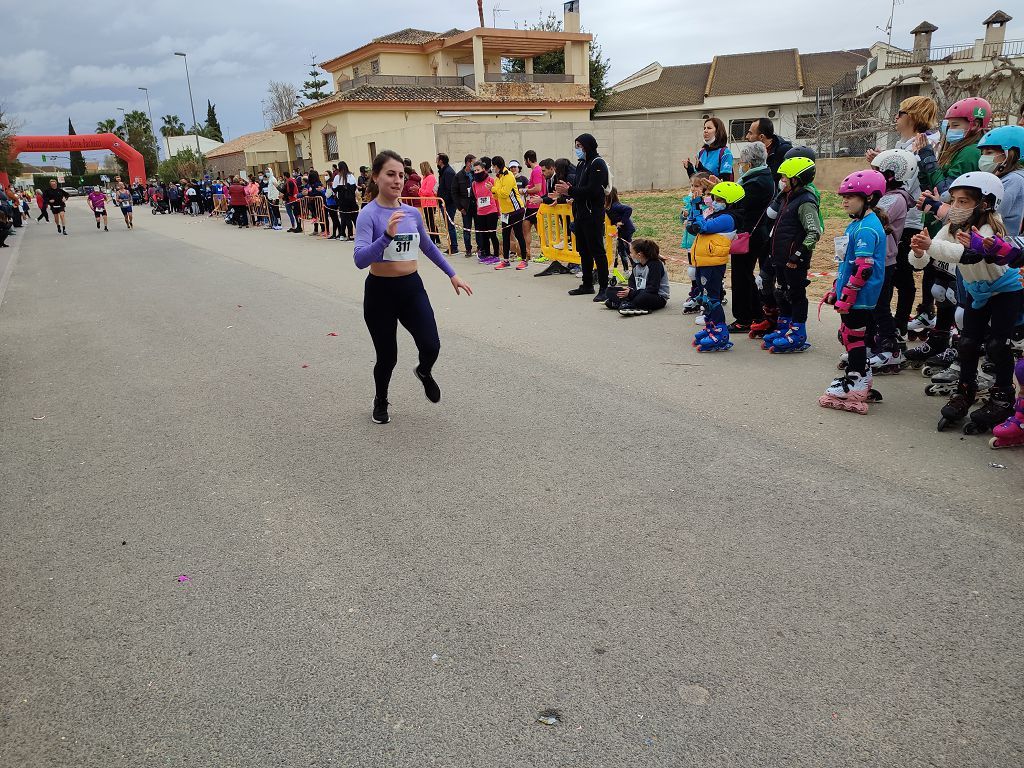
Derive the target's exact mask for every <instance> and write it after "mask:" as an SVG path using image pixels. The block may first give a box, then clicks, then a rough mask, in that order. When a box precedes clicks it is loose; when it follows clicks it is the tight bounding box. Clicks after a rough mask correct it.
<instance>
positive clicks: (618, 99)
mask: <svg viewBox="0 0 1024 768" xmlns="http://www.w3.org/2000/svg"><path fill="white" fill-rule="evenodd" d="M710 69H711V65H710V64H683V65H682V66H677V67H664V68H663V69H662V70H661V76H660V77H659V78H658V79H657V80H653V81H651V82H649V83H644V84H643V85H638V86H636V87H635V88H629V89H627V90H624V91H616V92H614V93H611V94H609V96H608V99H607V100H606V101H605V104H604V107H603V109H602V110H601V111H602V112H624V111H627V110H631V109H659V108H664V107H685V106H694V105H697V106H699V105H700V104H703V103H704V85H705V84H706V83H707V81H708V71H709V70H710Z"/></svg>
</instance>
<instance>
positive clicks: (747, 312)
mask: <svg viewBox="0 0 1024 768" xmlns="http://www.w3.org/2000/svg"><path fill="white" fill-rule="evenodd" d="M756 265H757V253H755V252H754V251H750V252H749V253H734V254H733V255H732V314H733V316H734V317H735V318H736V322H738V323H742V324H744V325H750V324H751V323H753V322H756V321H758V320H763V319H764V312H763V311H762V310H761V300H760V298H758V295H757V283H755V282H754V267H755V266H756Z"/></svg>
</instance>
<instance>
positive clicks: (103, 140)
mask: <svg viewBox="0 0 1024 768" xmlns="http://www.w3.org/2000/svg"><path fill="white" fill-rule="evenodd" d="M95 149H108V150H110V151H111V152H113V153H114V154H115V155H117V156H118V157H120V158H121V159H122V160H124V161H125V162H126V163H128V178H129V179H130V181H129V183H130V184H134V183H135V182H136V181H139V182H142V183H143V184H144V183H145V182H146V164H145V162H144V161H143V159H142V155H141V154H140V153H139V151H138V150H137V149H135V148H134V147H132V146H131V145H130V144H128V142H126V141H124V139H121V138H119V137H117V136H115V135H114V134H112V133H80V134H78V135H77V136H12V137H11V159H14V158H15V157H17V156H18V155H20V154H21V153H22V152H53V151H55V150H64V151H65V152H88V151H90V150H95ZM9 183H10V182H9V180H8V179H7V174H5V173H2V172H0V184H3V186H5V187H6V186H7V185H8V184H9Z"/></svg>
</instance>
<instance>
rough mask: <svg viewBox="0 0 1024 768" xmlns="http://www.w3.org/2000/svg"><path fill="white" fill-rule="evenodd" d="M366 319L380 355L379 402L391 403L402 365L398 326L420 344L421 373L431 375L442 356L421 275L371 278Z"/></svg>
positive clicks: (376, 372) (365, 297)
mask: <svg viewBox="0 0 1024 768" xmlns="http://www.w3.org/2000/svg"><path fill="white" fill-rule="evenodd" d="M363 319H364V320H366V327H367V329H368V330H369V331H370V338H371V339H373V348H374V349H375V350H376V351H377V364H376V365H374V366H373V383H374V385H375V387H376V393H377V394H376V396H377V397H378V398H380V399H383V400H386V399H387V397H388V385H389V384H390V383H391V372H392V371H394V370H395V365H396V364H397V363H398V338H397V334H398V323H401V324H402V325H403V326H405V329H406V330H407V331H409V333H410V334H412V338H413V340H414V341H415V342H416V348H417V349H418V350H419V352H420V364H419V370H420V373H423V374H425V375H427V374H429V373H430V371H431V369H432V368H433V367H434V363H435V362H437V356H438V355H439V354H440V352H441V340H440V338H439V337H438V335H437V322H436V321H435V320H434V310H433V309H431V307H430V299H429V298H428V297H427V291H426V289H424V287H423V280H421V279H420V276H419V273H418V272H413V273H412V274H411V275H403V276H402V277H378V276H377V275H374V274H370V275H367V277H366V290H365V293H364V294H363Z"/></svg>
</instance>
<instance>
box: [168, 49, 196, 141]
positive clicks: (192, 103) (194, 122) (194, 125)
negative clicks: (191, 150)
mask: <svg viewBox="0 0 1024 768" xmlns="http://www.w3.org/2000/svg"><path fill="white" fill-rule="evenodd" d="M174 55H175V56H181V58H183V59H184V60H185V82H186V83H188V102H189V104H191V105H192V128H193V129H196V128H198V126H199V121H197V120H196V103H195V101H193V100H192V81H191V80H190V79H189V76H188V56H186V55H185V54H184V53H182V52H181V51H175V52H174ZM196 154H197V155H202V154H203V150H201V149H200V148H199V131H198V130H196Z"/></svg>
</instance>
